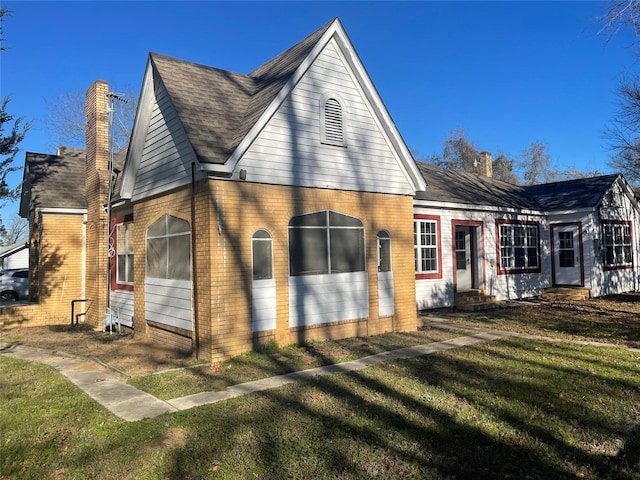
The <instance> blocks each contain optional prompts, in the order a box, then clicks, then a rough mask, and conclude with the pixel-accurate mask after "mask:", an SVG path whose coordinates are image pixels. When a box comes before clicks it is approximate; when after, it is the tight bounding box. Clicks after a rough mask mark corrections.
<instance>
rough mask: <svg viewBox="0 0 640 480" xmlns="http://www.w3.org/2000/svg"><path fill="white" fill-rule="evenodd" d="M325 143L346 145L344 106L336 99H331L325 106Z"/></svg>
mask: <svg viewBox="0 0 640 480" xmlns="http://www.w3.org/2000/svg"><path fill="white" fill-rule="evenodd" d="M323 141H324V143H328V144H330V145H340V146H343V145H344V127H343V121H342V105H340V102H339V101H338V100H336V99H335V98H329V99H327V101H326V102H325V104H324V139H323Z"/></svg>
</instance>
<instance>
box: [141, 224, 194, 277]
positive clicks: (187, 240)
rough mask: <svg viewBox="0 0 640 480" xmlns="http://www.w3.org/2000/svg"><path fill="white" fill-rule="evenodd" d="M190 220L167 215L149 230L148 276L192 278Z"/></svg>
mask: <svg viewBox="0 0 640 480" xmlns="http://www.w3.org/2000/svg"><path fill="white" fill-rule="evenodd" d="M190 259H191V233H190V229H189V223H188V222H187V221H185V220H182V219H180V218H177V217H173V216H171V215H165V216H163V217H161V218H160V219H159V220H157V221H156V222H155V223H153V224H152V225H151V226H150V227H149V229H148V230H147V276H148V277H151V278H165V279H174V280H189V278H190V277H191V274H190V272H191V267H190V265H191V263H190Z"/></svg>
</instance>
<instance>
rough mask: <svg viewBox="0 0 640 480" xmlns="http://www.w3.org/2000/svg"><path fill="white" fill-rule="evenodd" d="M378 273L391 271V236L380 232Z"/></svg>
mask: <svg viewBox="0 0 640 480" xmlns="http://www.w3.org/2000/svg"><path fill="white" fill-rule="evenodd" d="M378 271H379V272H390V271H391V236H389V232H387V231H385V230H382V231H380V232H378Z"/></svg>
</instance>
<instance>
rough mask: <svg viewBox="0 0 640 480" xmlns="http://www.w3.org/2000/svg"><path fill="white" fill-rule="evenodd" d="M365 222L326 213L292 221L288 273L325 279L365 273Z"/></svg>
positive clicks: (290, 225)
mask: <svg viewBox="0 0 640 480" xmlns="http://www.w3.org/2000/svg"><path fill="white" fill-rule="evenodd" d="M364 271H365V256H364V226H363V224H362V221H361V220H359V219H357V218H355V217H351V216H349V215H343V214H341V213H337V212H332V211H330V210H325V211H322V212H316V213H309V214H305V215H298V216H296V217H293V218H292V219H291V220H290V221H289V273H290V275H291V276H292V277H295V276H300V275H326V274H336V273H347V272H364Z"/></svg>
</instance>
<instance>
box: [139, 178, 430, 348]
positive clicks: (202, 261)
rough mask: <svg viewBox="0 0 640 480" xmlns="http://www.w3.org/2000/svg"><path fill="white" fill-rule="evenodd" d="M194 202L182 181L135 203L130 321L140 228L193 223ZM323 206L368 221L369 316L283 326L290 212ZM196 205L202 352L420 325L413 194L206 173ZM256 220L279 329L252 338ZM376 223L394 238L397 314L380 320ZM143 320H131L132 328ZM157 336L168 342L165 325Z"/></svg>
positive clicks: (141, 264)
mask: <svg viewBox="0 0 640 480" xmlns="http://www.w3.org/2000/svg"><path fill="white" fill-rule="evenodd" d="M190 202H191V194H190V188H189V187H185V188H184V189H182V190H179V191H177V192H174V193H172V194H170V195H166V196H161V197H157V198H154V199H150V200H148V201H145V202H143V203H140V204H137V205H135V208H134V230H133V232H134V241H135V245H136V247H135V248H136V250H135V251H136V254H135V283H136V290H135V318H136V319H144V276H145V268H146V267H145V258H146V251H145V248H146V245H145V235H146V230H147V228H148V227H149V225H151V224H152V223H153V222H154V221H156V220H157V219H158V218H160V217H161V216H162V215H164V214H170V215H174V216H176V217H179V218H183V219H185V220H187V221H189V222H190V223H191V217H190V215H191V214H190V211H191V203H190ZM325 209H329V210H334V211H338V212H341V213H345V214H348V215H352V216H356V217H358V218H361V219H362V220H363V222H364V225H365V239H366V257H367V271H368V272H369V273H368V277H369V278H368V281H369V299H370V307H369V315H370V316H369V319H368V320H367V319H360V320H354V321H347V322H337V323H331V324H328V325H321V326H314V327H313V328H301V329H295V330H292V329H290V328H289V325H288V322H289V318H288V315H289V292H288V278H289V261H288V257H289V254H288V223H289V220H290V219H291V217H292V216H294V215H298V214H302V213H310V212H314V211H319V210H325ZM196 211H197V212H198V215H197V220H196V264H197V270H196V275H197V278H198V285H197V289H198V291H197V302H198V304H197V312H198V320H199V329H198V331H199V340H200V346H201V350H200V356H201V357H202V358H207V359H211V360H220V359H223V358H228V357H230V356H233V355H237V354H239V353H242V352H246V351H247V350H250V349H251V348H253V347H254V346H256V345H259V344H261V343H264V342H265V341H268V339H269V338H273V339H275V340H276V341H277V342H278V343H282V344H288V343H295V342H301V341H306V340H311V339H327V338H344V337H349V336H356V335H363V336H364V335H373V334H378V333H382V332H386V331H392V330H395V331H412V330H415V329H416V328H417V318H416V308H415V283H414V260H413V223H412V218H413V201H412V198H411V197H403V196H394V195H382V194H372V193H357V192H340V191H335V190H319V189H305V188H298V189H292V188H289V187H283V186H270V185H258V184H251V183H242V182H229V181H215V180H209V181H204V182H200V183H199V184H198V186H197V192H196ZM260 228H264V229H267V230H268V231H269V232H270V233H271V235H272V238H273V250H274V251H273V255H274V273H275V280H276V290H277V293H276V294H277V299H276V301H277V324H276V330H275V331H273V332H269V334H266V335H262V336H256V335H255V334H254V333H253V332H252V331H251V285H252V279H251V237H252V235H253V233H254V232H255V231H256V230H258V229H260ZM380 230H386V231H388V232H389V234H390V235H391V238H392V262H393V263H392V264H393V271H394V283H395V285H394V290H395V312H396V313H395V315H394V316H393V317H387V318H382V319H381V318H378V292H377V286H378V283H377V251H376V248H377V245H376V236H377V233H378V232H379V231H380ZM149 320H153V319H149ZM141 323H142V322H140V321H139V320H136V326H137V327H139V326H141ZM147 328H148V327H147ZM147 333H149V331H148V330H147ZM156 335H158V333H157V332H154V337H155V336H156ZM162 335H163V339H164V341H166V340H167V339H166V333H164V332H163V333H162ZM176 341H182V340H176Z"/></svg>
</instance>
